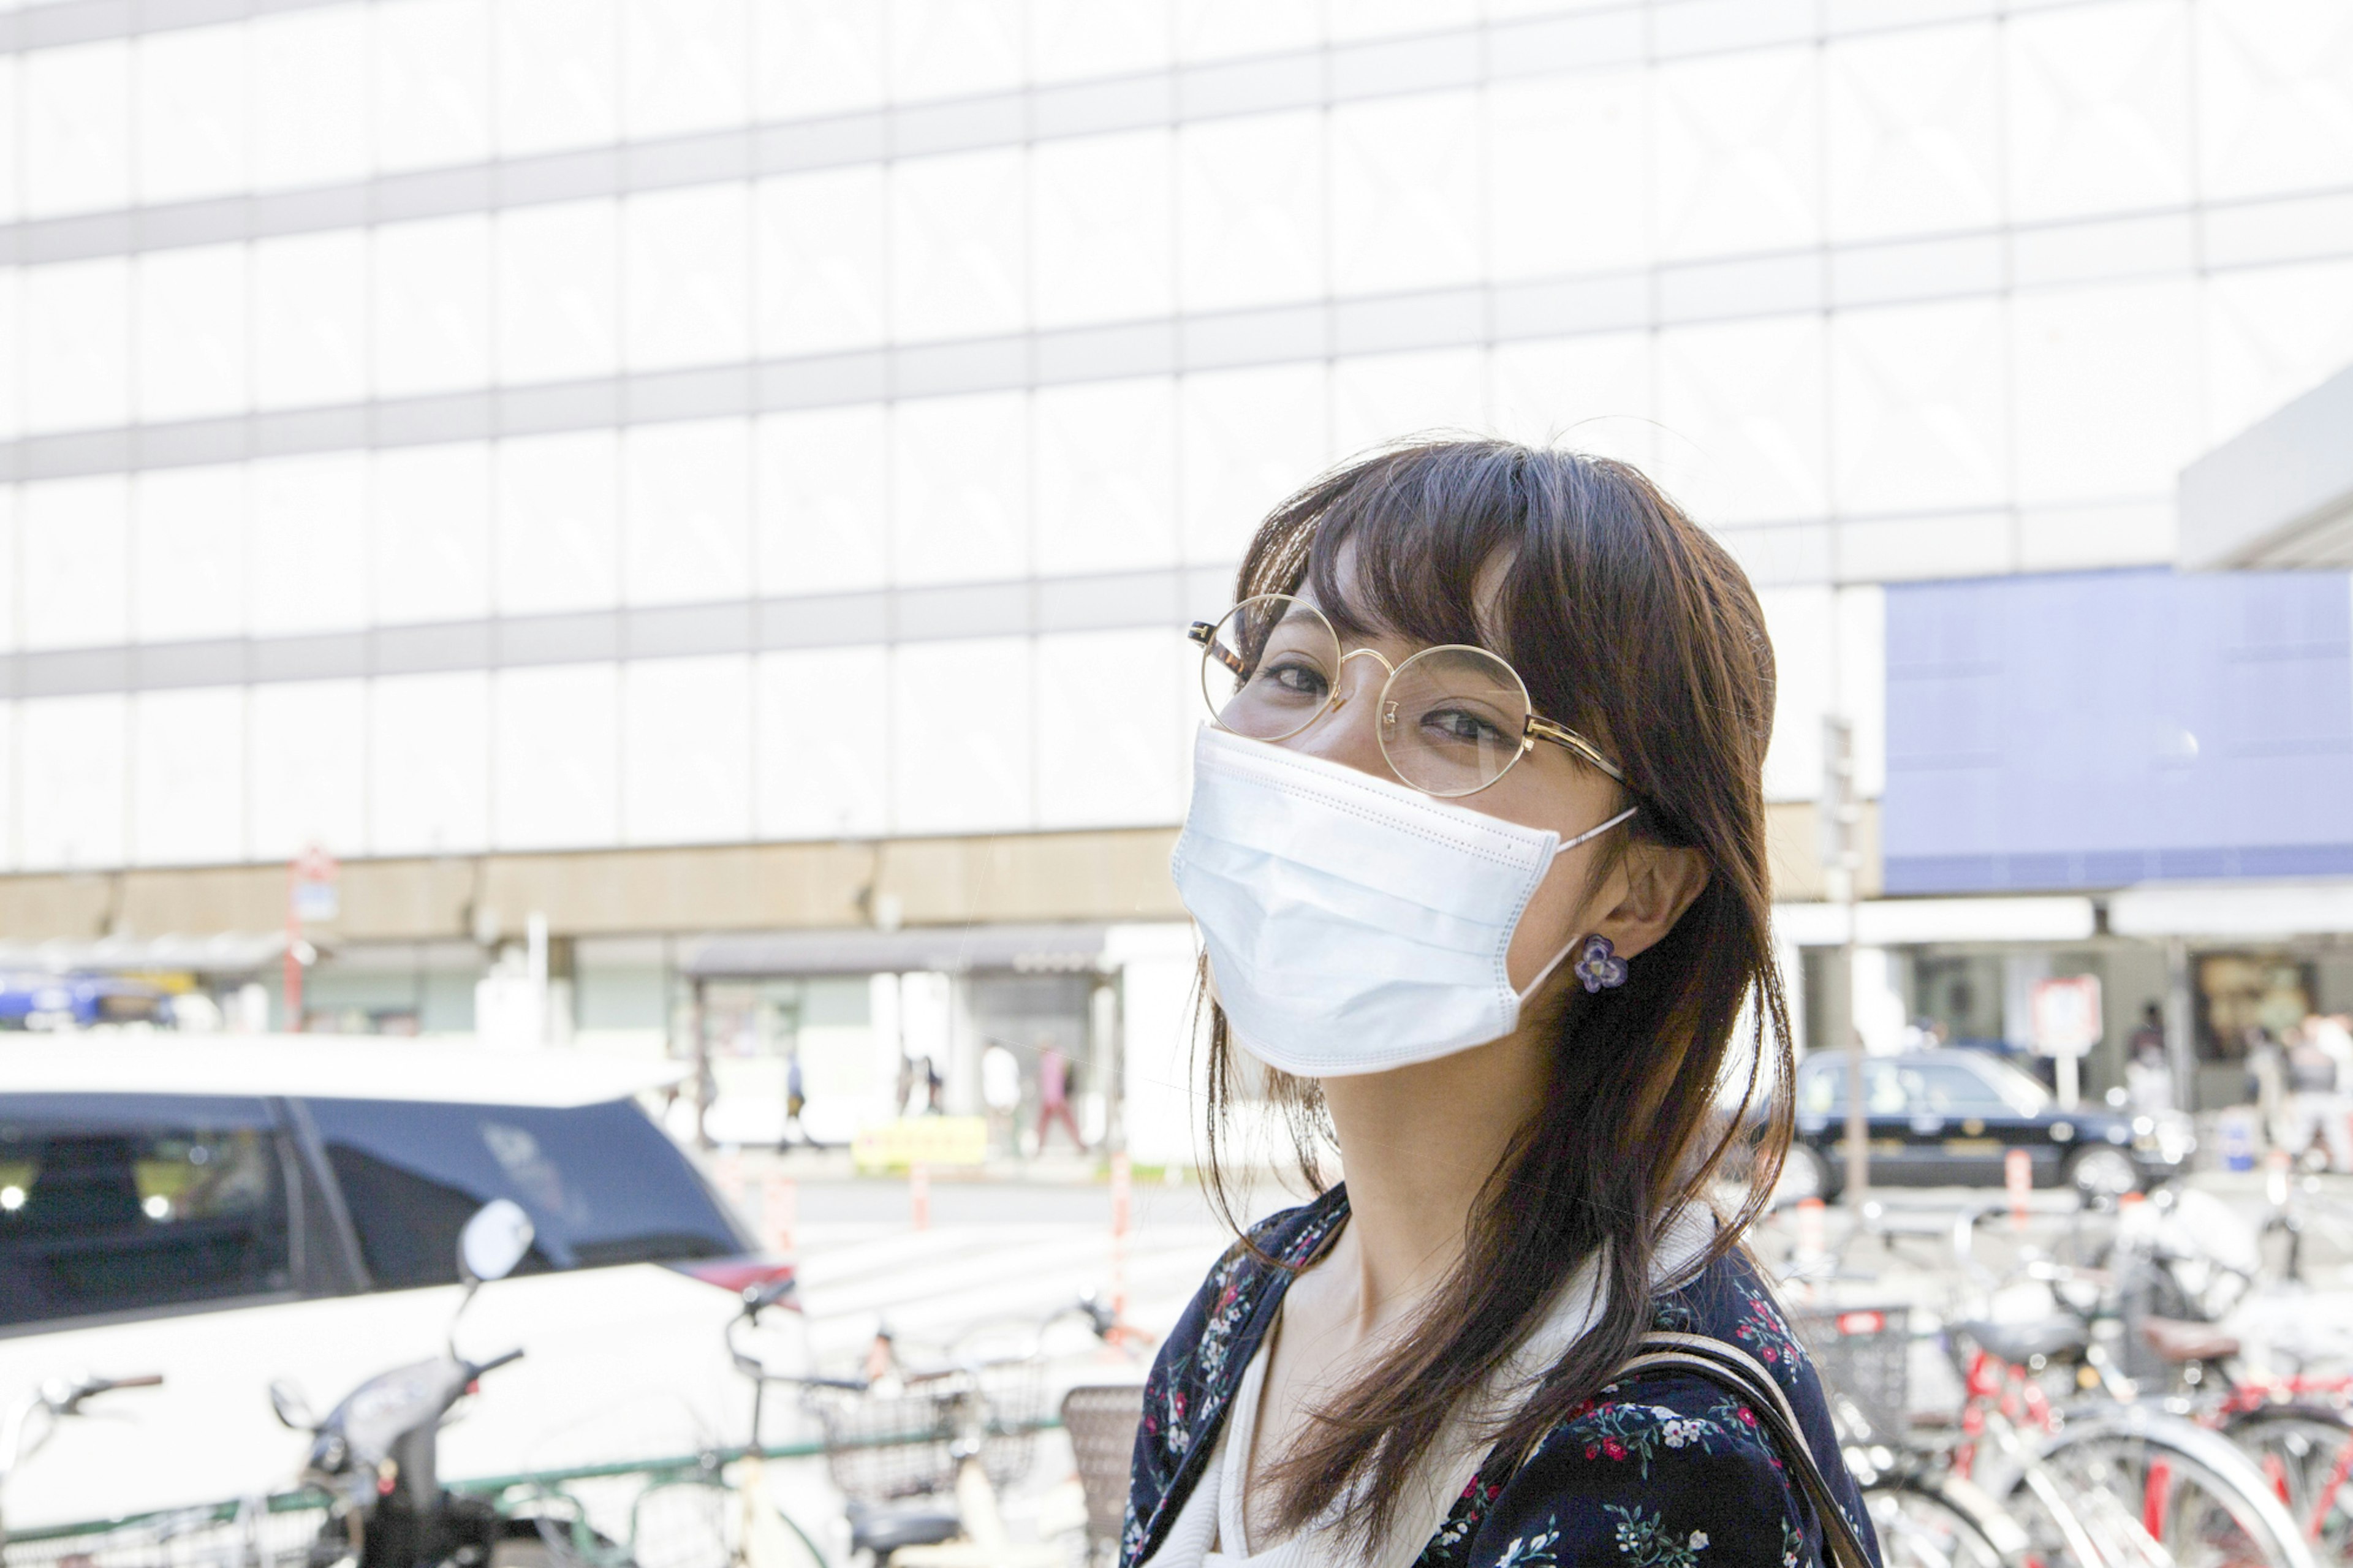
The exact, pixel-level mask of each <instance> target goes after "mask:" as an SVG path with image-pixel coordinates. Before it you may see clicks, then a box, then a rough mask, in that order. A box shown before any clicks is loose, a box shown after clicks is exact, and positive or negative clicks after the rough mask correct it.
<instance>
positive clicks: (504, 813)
mask: <svg viewBox="0 0 2353 1568" xmlns="http://www.w3.org/2000/svg"><path fill="white" fill-rule="evenodd" d="M181 9H185V10H187V11H188V15H187V16H185V17H181V16H178V14H177V11H175V9H174V5H170V4H165V3H163V0H156V3H153V4H150V5H147V6H144V7H140V8H128V9H126V8H124V7H121V6H119V5H111V4H101V3H100V0H54V3H52V4H48V5H33V6H20V7H17V8H15V9H13V10H12V9H9V8H8V7H6V6H5V0H0V261H5V266H0V477H5V480H6V483H5V486H0V573H5V584H0V661H5V679H6V680H7V681H8V682H9V683H10V686H9V691H10V694H11V697H12V699H13V700H11V701H10V702H9V704H8V708H7V712H6V722H5V725H0V743H5V747H6V751H7V765H6V767H5V770H0V776H5V781H6V784H5V792H6V800H5V821H6V825H7V826H6V832H5V835H0V863H5V866H6V867H7V868H21V869H37V868H56V867H64V866H96V865H111V864H121V863H159V862H185V861H209V860H235V859H239V858H272V857H276V856H280V855H283V854H285V853H286V852H288V850H289V849H290V848H291V847H294V846H296V845H299V844H300V843H301V842H303V841H306V840H309V839H313V838H316V839H319V840H322V841H323V842H325V843H327V844H328V845H329V846H330V847H333V848H336V849H338V850H340V851H342V852H343V853H346V854H367V853H380V854H389V853H407V852H417V851H423V850H435V849H438V850H448V851H459V850H464V849H468V848H473V847H491V846H495V847H556V846H588V845H597V844H607V843H653V842H676V841H687V840H696V839H703V840H731V839H737V838H745V837H807V836H814V837H830V836H835V835H838V834H842V833H861V834H862V833H913V832H957V831H992V830H1006V829H1016V830H1018V829H1024V828H1039V827H1057V826H1082V825H1096V824H1103V823H1129V822H1159V821H1167V820H1171V819H1173V817H1174V816H1176V813H1177V811H1178V810H1179V809H1180V805H1181V791H1182V778H1183V757H1184V745H1183V737H1184V734H1185V732H1186V730H1187V727H1188V726H1189V723H1190V721H1191V720H1190V712H1189V710H1188V709H1187V698H1186V693H1185V691H1184V689H1183V688H1184V685H1185V679H1186V677H1185V673H1184V671H1183V669H1182V668H1181V656H1180V655H1179V654H1178V653H1177V652H1176V649H1175V647H1173V646H1172V644H1173V639H1172V638H1171V637H1169V635H1168V634H1169V632H1170V630H1171V628H1172V626H1173V624H1174V623H1175V622H1176V621H1177V620H1179V619H1181V618H1182V616H1184V615H1186V614H1188V613H1199V612H1202V611H1206V610H1208V609H1211V608H1213V607H1214V606H1215V603H1216V601H1217V599H1218V597H1219V590H1220V578H1221V576H1222V574H1224V572H1225V571H1226V569H1227V568H1229V565H1230V563H1231V562H1232V560H1233V559H1234V557H1235V555H1236V554H1237V552H1239V550H1240V545H1241V543H1242V542H1243V541H1244V540H1245V539H1246V538H1247V535H1248V532H1249V530H1250V526H1251V524H1252V523H1253V521H1254V520H1255V518H1256V517H1257V515H1258V514H1259V513H1260V512H1261V510H1263V509H1264V508H1265V506H1266V505H1267V504H1269V503H1270V502H1271V500H1274V499H1275V498H1276V497H1278V496H1279V495H1280V494H1281V493H1282V490H1284V489H1287V488H1288V487H1289V486H1290V485H1292V484H1293V483H1295V482H1296V481H1297V480H1299V479H1301V478H1303V476H1305V475H1306V474H1308V473H1310V472H1311V471H1313V470H1314V468H1317V467H1319V466H1320V465H1322V464H1324V463H1325V462H1327V461H1329V460H1331V459H1332V458H1334V457H1335V456H1337V455H1342V454H1345V453H1347V452H1351V451H1354V450H1356V449H1359V448H1361V447H1364V446H1366V445H1367V444H1369V443H1372V442H1374V441H1377V440H1380V439H1383V438H1385V437H1392V436H1395V435H1398V434H1399V433H1402V432H1406V431H1411V430H1416V429H1422V428H1428V427H1433V426H1459V427H1469V428H1476V429H1493V430H1498V431H1501V432H1504V433H1506V434H1510V435H1514V436H1520V437H1531V438H1547V437H1556V436H1562V435H1564V434H1565V435H1566V437H1567V439H1569V440H1571V441H1572V442H1576V443H1577V444H1581V445H1584V446H1586V447H1589V448H1593V449H1599V450H1603V451H1608V452H1612V453H1616V454H1620V455H1623V456H1627V457H1630V458H1633V459H1635V460H1636V461H1639V462H1641V463H1643V464H1644V465H1646V466H1648V467H1651V468H1653V469H1654V470H1655V471H1657V472H1658V473H1659V474H1660V475H1661V476H1662V478H1663V479H1665V480H1666V481H1667V482H1668V484H1669V485H1670V486H1671V487H1672V489H1674V490H1675V491H1676V492H1677V493H1678V494H1679V495H1681V496H1682V497H1683V499H1684V500H1686V501H1687V502H1688V503H1689V504H1691V505H1692V506H1693V508H1694V510H1695V511H1696V512H1697V514H1698V515H1699V516H1700V517H1701V518H1702V520H1703V521H1706V522H1707V523H1709V524H1710V525H1711V526H1713V527H1715V528H1716V529H1718V530H1719V531H1721V533H1722V535H1723V537H1724V538H1725V540H1726V541H1727V542H1729V543H1730V544H1731V545H1732V547H1733V548H1734V549H1735V550H1736V551H1737V552H1739V553H1740V554H1741V556H1742V558H1743V559H1744V560H1745V561H1746V563H1748V565H1749V567H1750V569H1751V571H1752V573H1754V574H1755V575H1756V576H1757V580H1758V581H1759V582H1760V584H1765V585H1766V586H1767V598H1768V609H1769V611H1770V613H1771V614H1772V615H1773V617H1774V619H1775V621H1776V624H1777V630H1778V633H1779V637H1780V641H1781V642H1782V645H1783V654H1784V662H1785V681H1786V690H1785V694H1784V714H1783V720H1784V723H1783V730H1784V743H1783V744H1782V745H1781V746H1780V747H1779V748H1778V751H1777V755H1776V758H1775V764H1774V781H1773V782H1774V787H1775V790H1776V793H1778V794H1781V795H1803V794H1807V793H1810V787H1811V782H1812V773H1813V771H1814V769H1813V763H1812V749H1813V743H1814V736H1815V732H1816V731H1817V728H1818V717H1819V713H1820V710H1821V707H1822V705H1823V702H1824V701H1825V700H1826V698H1827V695H1828V691H1827V681H1828V672H1829V670H1830V668H1831V657H1830V649H1829V645H1830V643H1831V640H1832V636H1831V628H1837V636H1836V640H1838V641H1839V642H1840V643H1841V647H1842V651H1843V652H1844V654H1845V656H1846V658H1845V660H1844V666H1845V668H1846V670H1847V675H1846V679H1848V680H1850V681H1852V682H1856V683H1857V684H1866V685H1867V684H1869V683H1870V679H1871V676H1870V672H1871V671H1873V669H1874V668H1875V663H1874V660H1875V658H1876V655H1877V638H1878V630H1877V621H1876V616H1877V614H1878V611H1877V607H1876V606H1877V602H1878V601H1877V598H1876V595H1875V593H1874V591H1873V588H1872V587H1871V586H1870V585H1871V584H1877V583H1881V582H1886V581H1894V580H1899V579H1905V578H1921V577H1947V576H1963V575H1973V574H2001V573H2011V572H2031V571H2038V570H2052V569H2063V568H2079V567H2086V566H2094V567H2096V566H2115V565H2127V564H2136V563H2149V562H2158V561H2162V560H2165V559H2167V558H2168V556H2169V554H2170V552H2171V546H2172V535H2171V526H2172V525H2171V517H2170V501H2169V495H2170V488H2171V484H2172V479H2173V475H2174V474H2175V472H2176V471H2177V470H2178V469H2179V467H2180V466H2181V465H2182V464H2183V463H2184V462H2186V461H2187V460H2189V458H2193V457H2195V456H2196V455H2197V454H2198V453H2200V451H2202V450H2203V449H2204V448H2205V447H2208V446H2209V445H2211V443H2212V442H2214V441H2215V440H2217V439H2220V438H2222V437H2227V436H2229V435H2231V434H2232V433H2234V432H2235V431H2236V430H2237V429H2239V428H2241V427H2242V426H2244V425H2245V424H2247V423H2248V422H2250V421H2251V420H2253V418H2256V417H2258V416H2261V415H2262V414H2263V413H2265V412H2267V411H2268V410H2269V409H2271V408H2272V407H2274V406H2275V405H2277V404H2279V403H2280V402H2283V401H2284V400H2285V399H2286V398H2288V397H2290V396H2293V395H2295V394H2296V393H2298V392H2300V391H2302V390H2304V389H2305V388H2306V387H2307V386H2309V385H2310V384H2314V383H2315V382H2316V381H2318V380H2319V379H2321V378H2322V377H2323V376H2325V375H2326V374H2328V373H2329V372H2331V371H2333V370H2335V369H2337V368H2338V367H2339V366H2340V365H2342V364H2343V363H2345V362H2346V361H2348V359H2353V12H2348V10H2347V9H2346V7H2345V6H2344V5H2342V4H2341V0H2107V3H2102V4H2092V5H2076V4H2071V5H2019V4H2011V5H1997V4H1990V3H1988V0H1871V3H1860V0H1806V3H1804V4H1793V3H1789V0H1659V3H1655V4H1650V5H1614V6H1613V5H1601V6H1593V5H1586V6H1577V7H1564V6H1561V5H1558V4H1557V0H1554V3H1551V4H1542V3H1528V4H1521V3H1514V0H1485V4H1484V5H1478V4H1474V3H1472V0H1377V3H1376V0H1328V3H1324V0H891V3H889V4H881V3H877V0H762V3H759V4H752V3H749V0H377V3H375V4H365V5H352V4H343V5H315V4H314V5H304V4H296V5H291V6H288V7H284V8H273V9H272V10H271V11H270V12H269V14H266V15H257V16H251V17H249V18H247V19H241V20H228V21H223V20H219V19H217V14H218V9H219V8H218V7H212V8H210V9H209V10H206V8H205V7H201V6H197V7H181ZM200 13H201V14H200ZM126 17H127V18H128V21H126ZM184 23H185V25H183V24H184ZM142 29H143V30H142ZM1839 584H1846V585H1848V586H1846V587H1844V588H1843V589H1841V588H1840V587H1838V586H1836V585H1839ZM1834 605H1835V606H1836V613H1832V610H1833V606H1834ZM649 616H670V617H671V619H670V622H667V623H664V624H666V625H670V626H673V627H675V626H679V625H686V624H691V626H693V627H694V628H696V629H693V630H691V631H690V632H688V633H686V634H683V636H682V637H669V638H668V640H664V639H663V638H661V637H653V638H650V639H648V638H645V637H638V636H637V635H636V634H635V633H634V632H632V631H631V630H630V628H631V627H638V626H644V625H650V624H652V623H651V622H649V621H647V620H646V617H649ZM598 617H603V619H602V620H598V619H597V618H598ZM632 617H636V618H634V619H633V618H632ZM592 622H593V623H594V626H591V625H590V623H592ZM583 626H589V627H590V629H589V630H588V631H586V632H584V631H581V629H580V628H581V627H583ZM596 626H603V627H606V628H607V629H606V630H604V631H597V630H596V629H595V628H596ZM567 628H568V629H567ZM615 628H617V629H615ZM713 628H717V629H715V630H714V629H713ZM730 628H740V629H730ZM423 632H431V633H434V634H435V635H436V636H438V637H440V638H441V640H440V641H439V642H438V643H437V644H435V645H434V646H435V647H439V648H441V649H442V651H441V652H439V653H438V654H435V655H432V656H431V657H417V656H414V653H413V650H414V648H415V647H419V646H422V645H420V644H419V643H418V642H417V634H420V633H423ZM525 632H528V633H529V634H530V637H524V636H523V634H524V633H525ZM575 633H576V634H578V635H575ZM403 639H406V640H403ZM533 639H536V640H533ZM524 642H529V643H530V646H531V647H536V648H538V649H539V650H540V651H538V652H537V653H517V652H516V651H514V650H515V649H516V648H517V647H521V646H522V644H523V643H524ZM396 648H402V649H410V650H411V652H409V653H398V654H396V653H395V652H394V651H388V650H394V649H396ZM550 650H553V651H550ZM192 672H194V673H192ZM1858 672H1860V673H1858ZM1873 722H1874V721H1873V720H1871V719H1870V718H1869V717H1868V716H1866V725H1865V728H1866V737H1865V739H1866V749H1867V750H1868V742H1869V736H1870V732H1871V731H1872V727H1873ZM948 757H954V758H956V759H958V761H957V762H956V763H955V764H954V765H944V764H943V763H940V762H939V761H937V759H941V758H948Z"/></svg>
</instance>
